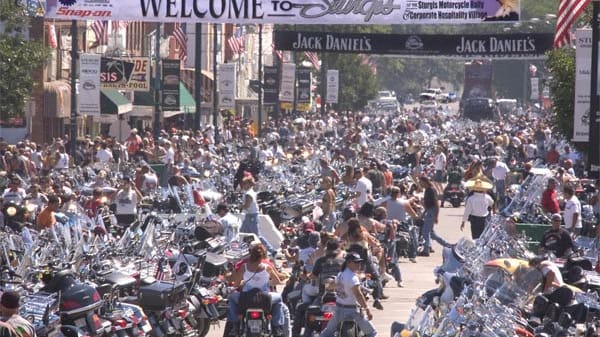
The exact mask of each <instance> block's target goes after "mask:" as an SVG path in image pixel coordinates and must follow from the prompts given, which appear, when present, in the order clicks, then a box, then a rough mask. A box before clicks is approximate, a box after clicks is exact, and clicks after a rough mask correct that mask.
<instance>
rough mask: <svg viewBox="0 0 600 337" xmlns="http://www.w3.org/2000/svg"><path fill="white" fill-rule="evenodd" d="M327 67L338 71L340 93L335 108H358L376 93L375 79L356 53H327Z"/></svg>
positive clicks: (362, 106)
mask: <svg viewBox="0 0 600 337" xmlns="http://www.w3.org/2000/svg"><path fill="white" fill-rule="evenodd" d="M326 62H327V65H328V68H329V69H337V70H339V72H340V79H339V81H340V94H339V97H338V102H339V103H338V104H337V105H336V107H335V108H336V110H338V111H345V110H360V109H362V108H364V107H365V105H367V101H368V100H370V99H373V98H375V96H376V95H377V90H378V86H377V79H376V78H375V75H374V74H373V73H372V72H371V69H370V68H369V66H367V65H364V64H361V59H360V57H359V55H356V54H328V55H327V56H326Z"/></svg>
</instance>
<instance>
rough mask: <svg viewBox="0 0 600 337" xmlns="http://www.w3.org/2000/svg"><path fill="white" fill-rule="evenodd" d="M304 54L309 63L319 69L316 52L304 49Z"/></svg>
mask: <svg viewBox="0 0 600 337" xmlns="http://www.w3.org/2000/svg"><path fill="white" fill-rule="evenodd" d="M304 56H306V58H307V59H308V60H309V61H310V63H312V65H313V67H315V69H317V70H321V64H320V63H319V56H317V53H315V52H312V51H305V52H304Z"/></svg>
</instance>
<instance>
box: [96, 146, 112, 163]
mask: <svg viewBox="0 0 600 337" xmlns="http://www.w3.org/2000/svg"><path fill="white" fill-rule="evenodd" d="M96 160H97V161H98V162H100V163H102V164H106V163H109V162H112V161H113V154H112V152H111V151H110V149H108V147H107V146H106V143H102V147H101V148H100V150H98V152H96Z"/></svg>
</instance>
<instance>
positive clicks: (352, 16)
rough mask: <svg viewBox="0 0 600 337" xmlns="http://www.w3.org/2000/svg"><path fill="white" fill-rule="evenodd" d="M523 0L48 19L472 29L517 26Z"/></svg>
mask: <svg viewBox="0 0 600 337" xmlns="http://www.w3.org/2000/svg"><path fill="white" fill-rule="evenodd" d="M520 12H521V10H520V1H519V0H503V1H497V0H469V1H465V0H442V1H440V0H420V1H415V0H387V1H347V0H343V1H323V0H284V1H263V0H220V1H217V0H205V1H199V0H168V1H163V0H140V1H123V0H101V1H99V0H47V1H46V15H45V17H46V18H48V19H58V20H127V21H154V22H180V23H185V22H187V23H196V22H199V21H201V22H210V23H237V24H261V23H276V24H277V23H279V24H290V23H294V24H319V25H331V24H352V25H365V24H380V25H388V24H394V25H402V24H466V23H482V22H507V21H508V22H514V21H518V20H519V16H520Z"/></svg>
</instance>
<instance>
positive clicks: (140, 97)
mask: <svg viewBox="0 0 600 337" xmlns="http://www.w3.org/2000/svg"><path fill="white" fill-rule="evenodd" d="M133 105H134V110H136V111H142V110H144V109H139V108H137V107H138V106H147V107H153V106H154V89H153V88H150V91H148V92H136V93H135V97H134V99H133ZM195 112H196V100H195V99H194V96H192V94H191V93H190V92H189V90H187V88H186V87H185V85H184V84H183V82H181V81H180V82H179V110H175V111H164V112H163V116H164V118H169V117H173V116H177V115H180V114H183V113H195Z"/></svg>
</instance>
